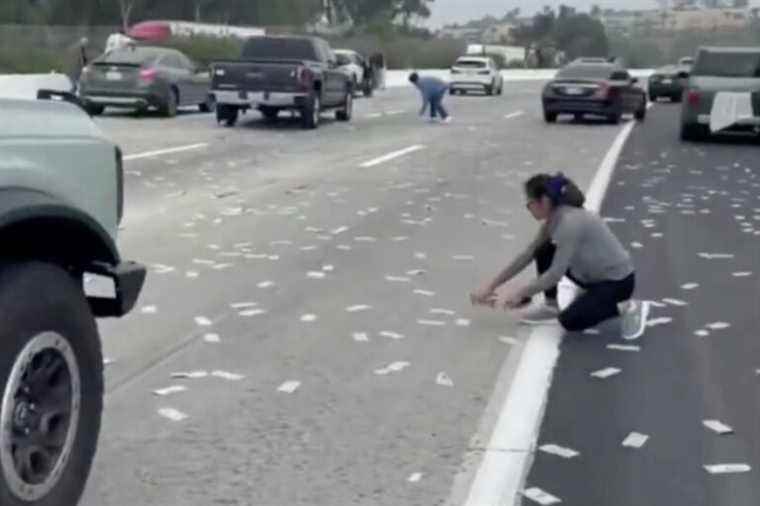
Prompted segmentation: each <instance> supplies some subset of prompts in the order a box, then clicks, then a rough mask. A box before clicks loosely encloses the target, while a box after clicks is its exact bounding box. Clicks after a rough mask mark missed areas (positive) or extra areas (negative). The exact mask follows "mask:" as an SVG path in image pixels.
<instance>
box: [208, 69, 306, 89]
mask: <svg viewBox="0 0 760 506" xmlns="http://www.w3.org/2000/svg"><path fill="white" fill-rule="evenodd" d="M300 66H302V64H301V63H300V62H295V61H294V62H290V61H289V62H283V63H280V62H256V61H241V62H220V63H215V64H214V77H213V82H212V88H213V89H215V90H231V91H234V90H237V91H251V92H258V91H264V92H279V93H297V92H302V91H303V89H302V88H301V85H300V83H299V82H298V77H297V69H298V68H299V67H300Z"/></svg>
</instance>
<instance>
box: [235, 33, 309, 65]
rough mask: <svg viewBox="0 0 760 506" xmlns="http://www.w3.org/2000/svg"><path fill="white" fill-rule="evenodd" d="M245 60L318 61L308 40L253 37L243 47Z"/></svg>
mask: <svg viewBox="0 0 760 506" xmlns="http://www.w3.org/2000/svg"><path fill="white" fill-rule="evenodd" d="M243 59H246V60H257V59H263V60H269V59H283V60H318V59H319V58H317V55H316V53H315V51H314V44H312V42H311V41H310V40H308V39H287V38H282V39H278V38H266V37H254V38H252V39H249V40H248V42H246V43H245V46H244V47H243Z"/></svg>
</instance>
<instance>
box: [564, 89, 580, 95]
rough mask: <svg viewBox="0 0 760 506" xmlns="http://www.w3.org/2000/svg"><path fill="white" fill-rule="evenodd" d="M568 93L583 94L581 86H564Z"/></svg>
mask: <svg viewBox="0 0 760 506" xmlns="http://www.w3.org/2000/svg"><path fill="white" fill-rule="evenodd" d="M565 93H566V94H568V95H583V88H565Z"/></svg>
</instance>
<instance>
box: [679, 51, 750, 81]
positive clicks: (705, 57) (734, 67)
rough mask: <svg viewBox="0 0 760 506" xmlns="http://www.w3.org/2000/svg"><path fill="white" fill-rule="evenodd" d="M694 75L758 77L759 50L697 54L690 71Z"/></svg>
mask: <svg viewBox="0 0 760 506" xmlns="http://www.w3.org/2000/svg"><path fill="white" fill-rule="evenodd" d="M692 74H693V75H695V76H713V77H760V52H758V53H711V52H708V51H703V52H701V53H700V54H699V58H698V59H697V63H696V65H695V66H694V71H693V72H692Z"/></svg>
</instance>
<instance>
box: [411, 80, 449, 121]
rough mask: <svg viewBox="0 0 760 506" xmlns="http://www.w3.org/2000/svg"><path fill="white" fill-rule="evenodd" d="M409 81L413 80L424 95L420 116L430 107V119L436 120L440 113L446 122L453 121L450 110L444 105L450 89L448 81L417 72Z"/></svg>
mask: <svg viewBox="0 0 760 506" xmlns="http://www.w3.org/2000/svg"><path fill="white" fill-rule="evenodd" d="M409 82H411V83H412V84H413V85H414V86H415V87H416V88H417V89H418V90H420V94H421V95H422V109H421V110H420V116H422V115H423V114H425V111H426V110H427V108H428V107H430V120H431V121H435V120H436V118H437V117H438V115H440V116H441V120H443V122H444V123H449V122H450V121H451V116H450V115H449V113H448V111H446V109H445V108H444V107H443V97H444V96H445V95H446V92H447V91H448V90H449V85H448V83H447V82H446V81H444V80H442V79H438V78H437V77H430V76H425V77H420V75H419V74H417V73H416V72H414V73H412V74H411V75H410V76H409Z"/></svg>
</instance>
